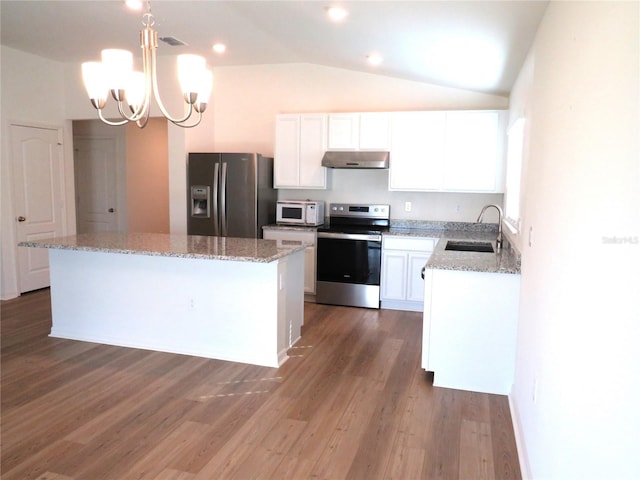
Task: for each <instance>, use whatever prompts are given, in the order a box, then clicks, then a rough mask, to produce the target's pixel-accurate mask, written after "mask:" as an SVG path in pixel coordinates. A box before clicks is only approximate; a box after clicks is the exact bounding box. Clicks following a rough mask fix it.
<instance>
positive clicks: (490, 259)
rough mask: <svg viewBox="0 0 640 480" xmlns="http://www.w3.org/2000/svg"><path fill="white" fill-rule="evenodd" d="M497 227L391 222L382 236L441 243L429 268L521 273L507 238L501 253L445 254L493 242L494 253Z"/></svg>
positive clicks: (429, 222) (449, 223)
mask: <svg viewBox="0 0 640 480" xmlns="http://www.w3.org/2000/svg"><path fill="white" fill-rule="evenodd" d="M263 228H265V229H273V230H307V231H308V230H313V229H315V228H317V227H299V226H290V225H269V226H266V227H263ZM497 234H498V225H497V224H495V223H473V222H440V221H424V220H392V221H391V225H390V227H389V230H388V231H386V232H384V233H383V235H391V236H406V237H428V238H435V239H438V242H437V244H436V247H435V249H434V251H433V254H432V255H431V258H430V259H429V261H428V262H427V265H426V266H427V268H433V269H441V270H462V271H470V272H487V273H510V274H519V273H520V255H519V254H518V252H517V251H516V250H515V249H513V248H511V245H510V244H509V241H508V239H507V238H506V237H504V242H503V249H502V251H500V252H498V253H478V252H458V251H449V250H445V249H444V248H445V246H446V244H447V240H471V241H474V240H475V241H490V242H492V244H493V247H494V250H495V245H496V242H495V240H496V237H497Z"/></svg>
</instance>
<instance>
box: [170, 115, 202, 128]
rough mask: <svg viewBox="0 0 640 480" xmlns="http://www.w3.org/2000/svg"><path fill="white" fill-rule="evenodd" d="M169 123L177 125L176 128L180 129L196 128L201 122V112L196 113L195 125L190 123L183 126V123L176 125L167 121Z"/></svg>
mask: <svg viewBox="0 0 640 480" xmlns="http://www.w3.org/2000/svg"><path fill="white" fill-rule="evenodd" d="M169 121H170V122H171V123H173V124H174V125H177V126H178V127H182V128H193V127H197V126H198V125H199V124H200V122H201V121H202V112H198V120H197V121H196V122H195V123H192V124H191V125H185V124H184V122H181V123H176V122H174V121H173V120H171V119H169Z"/></svg>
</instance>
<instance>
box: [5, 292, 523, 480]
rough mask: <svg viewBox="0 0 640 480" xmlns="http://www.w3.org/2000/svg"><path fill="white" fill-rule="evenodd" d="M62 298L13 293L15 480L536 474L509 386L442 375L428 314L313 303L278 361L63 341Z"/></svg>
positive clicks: (8, 444) (8, 457)
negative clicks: (434, 364) (434, 358)
mask: <svg viewBox="0 0 640 480" xmlns="http://www.w3.org/2000/svg"><path fill="white" fill-rule="evenodd" d="M49 302H50V297H49V291H48V290H41V291H37V292H32V293H29V294H26V295H23V296H22V297H20V298H18V299H15V300H10V301H7V302H2V305H1V307H2V323H1V334H2V357H1V360H2V421H1V428H2V456H1V468H2V470H1V475H2V479H3V480H12V479H20V480H24V479H39V480H45V479H46V480H69V479H83V480H84V479H87V480H98V479H118V480H120V479H127V480H128V479H156V480H158V479H163V480H169V479H176V480H177V479H181V480H195V479H206V480H211V479H220V478H233V479H249V478H261V479H270V478H273V479H305V478H327V479H368V480H369V479H382V478H390V479H391V478H394V479H419V478H422V479H436V478H442V479H456V478H460V479H492V478H497V479H511V478H513V479H517V478H521V476H520V470H519V466H518V457H517V452H516V447H515V441H514V435H513V430H512V426H511V418H510V414H509V408H508V402H507V399H506V397H502V396H496V395H487V394H480V393H472V392H464V391H458V390H448V389H441V388H435V387H433V386H432V385H431V382H430V379H429V378H428V376H427V374H426V373H425V372H424V371H423V370H421V369H420V350H421V346H420V344H421V328H422V326H421V323H422V322H421V314H419V313H411V312H397V311H392V310H367V309H358V308H347V307H334V306H326V305H315V304H306V306H305V329H304V334H303V338H302V339H301V340H300V341H299V342H298V344H297V345H296V346H295V347H294V348H293V349H292V350H291V351H290V355H291V358H290V360H289V361H287V362H286V363H285V364H284V366H282V367H281V368H279V369H274V368H264V367H256V366H251V365H244V364H236V363H230V362H223V361H217V360H209V359H204V358H197V357H189V356H184V355H174V354H169V353H161V352H152V351H145V350H137V349H129V348H121V347H113V346H108V345H98V344H93V343H87V342H77V341H72V340H62V339H55V338H49V337H48V336H47V334H48V333H49V328H50V324H51V312H50V308H49ZM177 320H178V321H179V319H177Z"/></svg>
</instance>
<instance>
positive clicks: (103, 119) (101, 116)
mask: <svg viewBox="0 0 640 480" xmlns="http://www.w3.org/2000/svg"><path fill="white" fill-rule="evenodd" d="M98 118H99V119H100V120H102V121H103V122H104V123H106V124H107V125H111V126H113V127H118V126H120V125H125V124H126V123H127V122H128V120H122V121H120V122H112V121H110V120H107V119H106V118H104V116H103V115H102V109H98Z"/></svg>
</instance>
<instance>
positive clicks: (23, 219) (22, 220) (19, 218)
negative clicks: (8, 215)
mask: <svg viewBox="0 0 640 480" xmlns="http://www.w3.org/2000/svg"><path fill="white" fill-rule="evenodd" d="M25 220H26V218H25V217H23V216H22V215H20V216H19V217H18V221H19V222H24V221H25Z"/></svg>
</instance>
